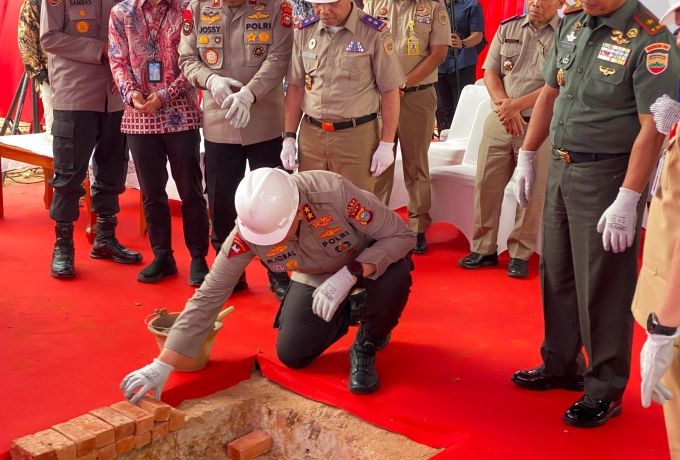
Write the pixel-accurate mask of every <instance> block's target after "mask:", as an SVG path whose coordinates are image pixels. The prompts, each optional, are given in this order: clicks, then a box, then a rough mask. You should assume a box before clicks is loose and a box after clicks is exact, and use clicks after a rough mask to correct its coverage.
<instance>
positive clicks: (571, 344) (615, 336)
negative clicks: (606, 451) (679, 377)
mask: <svg viewBox="0 0 680 460" xmlns="http://www.w3.org/2000/svg"><path fill="white" fill-rule="evenodd" d="M673 40H674V38H673V36H672V35H671V34H670V33H669V32H668V31H667V30H666V29H665V27H663V26H661V25H659V23H658V20H657V19H656V18H655V17H653V16H652V15H651V14H650V13H649V11H648V10H647V9H646V8H645V7H644V6H642V4H640V3H639V2H638V1H637V0H628V1H626V2H625V3H624V4H623V5H622V6H621V7H620V8H619V9H618V10H616V11H615V12H614V13H612V14H610V15H609V16H607V17H605V16H599V17H592V16H589V15H587V14H586V13H585V12H584V11H583V10H582V8H581V7H580V4H576V5H573V6H571V7H570V8H568V9H567V10H566V11H565V17H564V19H563V21H562V24H561V26H560V28H559V30H558V32H557V39H556V41H555V48H554V51H553V52H552V53H551V55H550V57H549V59H548V61H547V63H546V66H545V68H544V71H543V76H544V78H545V81H546V83H547V84H548V85H549V86H551V87H552V88H559V90H560V93H559V96H558V97H557V99H556V101H555V105H554V111H553V119H552V123H551V126H550V133H551V140H552V143H553V146H554V147H555V149H554V150H553V153H552V158H551V160H550V168H549V172H548V183H547V191H546V200H545V212H544V217H543V249H542V261H541V289H542V293H543V305H544V314H545V341H544V343H543V346H542V349H541V354H542V356H543V360H544V366H545V371H546V372H548V373H550V374H553V375H558V376H559V375H561V376H572V375H574V374H576V373H585V393H586V395H589V396H591V397H593V398H597V399H599V400H605V401H615V400H618V399H620V398H621V397H622V395H623V392H624V390H625V388H626V384H627V383H628V377H629V371H630V357H631V342H632V334H633V317H632V315H631V312H630V304H631V301H632V299H633V294H634V292H635V283H636V279H637V257H638V247H639V235H640V226H641V220H642V215H643V211H644V205H645V200H644V199H642V200H640V203H639V206H638V223H637V231H636V236H635V241H634V243H633V246H632V247H631V248H629V249H627V250H625V251H624V252H622V253H614V252H610V251H605V250H604V249H603V245H602V235H600V234H599V233H598V232H597V229H596V227H597V223H598V220H599V219H600V217H601V216H602V214H603V213H604V211H605V210H606V209H607V208H608V207H609V206H610V205H611V204H612V203H613V202H614V200H615V199H616V197H617V193H618V191H619V188H620V187H621V186H622V184H623V180H624V178H625V175H626V172H627V169H628V161H629V158H630V152H631V150H632V148H633V143H634V142H635V140H636V138H637V136H638V134H639V132H640V129H641V127H640V121H639V118H638V115H639V114H649V113H650V106H651V104H652V103H654V101H655V100H656V99H657V98H658V97H659V96H661V95H663V94H664V93H666V94H669V95H670V96H671V97H672V98H675V97H676V95H677V88H678V84H677V82H678V71H679V70H680V66H679V65H678V64H680V60H679V59H678V56H677V55H676V54H675V53H676V51H675V47H674V46H671V45H672V43H673ZM648 154H649V155H657V154H658V152H653V151H649V152H648ZM643 196H645V194H644V193H643ZM582 346H585V348H586V353H587V354H588V357H589V367H588V368H587V369H585V362H584V359H583V355H582V354H581V347H582Z"/></svg>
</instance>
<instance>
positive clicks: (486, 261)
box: [458, 252, 498, 270]
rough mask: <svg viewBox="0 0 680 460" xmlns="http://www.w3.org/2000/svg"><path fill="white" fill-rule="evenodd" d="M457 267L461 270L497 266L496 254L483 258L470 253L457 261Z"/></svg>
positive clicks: (477, 254)
mask: <svg viewBox="0 0 680 460" xmlns="http://www.w3.org/2000/svg"><path fill="white" fill-rule="evenodd" d="M458 265H460V266H461V267H463V268H469V269H472V270H474V269H476V268H482V267H492V266H494V265H498V254H496V253H493V254H489V255H488V256H483V255H481V254H479V253H476V252H472V253H470V255H468V256H465V257H463V258H462V259H460V260H459V261H458Z"/></svg>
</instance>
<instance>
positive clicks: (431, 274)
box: [0, 184, 669, 460]
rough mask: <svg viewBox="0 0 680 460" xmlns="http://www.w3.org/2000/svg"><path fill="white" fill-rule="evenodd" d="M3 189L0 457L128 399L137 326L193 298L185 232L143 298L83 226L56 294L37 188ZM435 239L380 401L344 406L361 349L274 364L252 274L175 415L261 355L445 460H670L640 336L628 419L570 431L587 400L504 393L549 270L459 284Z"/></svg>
mask: <svg viewBox="0 0 680 460" xmlns="http://www.w3.org/2000/svg"><path fill="white" fill-rule="evenodd" d="M4 190H5V218H4V219H0V311H1V312H2V316H1V319H0V344H1V345H2V346H1V347H0V363H2V373H1V374H0V395H2V397H1V398H0V459H5V458H9V456H8V453H7V451H8V449H9V444H10V442H11V440H12V439H13V438H15V437H19V436H22V435H25V434H29V433H33V432H35V431H38V430H41V429H44V428H46V427H48V426H50V425H52V424H54V423H57V422H62V421H65V420H67V419H69V418H71V417H74V416H77V415H80V414H82V413H85V412H87V411H88V410H90V409H92V408H95V407H98V406H102V405H105V404H111V403H113V402H116V401H118V400H121V399H122V393H121V392H120V390H118V384H119V382H120V380H121V379H122V378H123V377H124V376H125V375H126V374H127V373H128V372H130V371H132V370H134V369H136V368H138V367H140V366H143V365H144V364H147V363H148V362H149V361H150V360H151V359H152V358H153V357H155V356H156V354H157V351H158V350H157V347H156V344H155V341H154V339H153V337H152V335H151V333H149V332H148V331H147V330H146V327H145V326H144V324H143V322H142V321H143V320H144V318H145V317H146V316H147V315H148V314H150V313H152V312H153V310H154V309H156V308H167V309H168V310H170V311H179V310H181V309H182V308H183V305H184V302H185V300H186V298H188V297H189V296H190V295H191V293H192V292H193V289H192V288H191V287H190V286H188V284H187V280H188V276H187V272H188V264H189V257H188V253H187V251H186V248H185V247H184V244H183V240H182V235H181V225H180V224H181V222H180V220H179V219H177V218H174V219H173V225H174V230H175V235H174V245H175V250H176V254H175V255H176V257H177V259H178V264H179V267H180V274H179V275H178V276H176V277H174V278H171V279H169V280H166V281H164V282H162V283H160V284H159V285H144V284H142V283H138V282H137V281H136V275H137V272H138V271H139V270H140V269H141V266H139V267H137V266H133V267H129V266H122V265H118V264H115V263H112V262H111V263H108V262H103V261H97V260H93V259H90V257H89V256H88V252H89V246H88V244H87V241H86V239H85V236H84V220H83V219H81V221H80V222H78V224H77V226H76V232H77V236H76V268H77V272H78V278H76V279H75V280H73V281H58V280H54V279H52V278H51V277H50V276H49V261H50V256H51V251H52V249H51V248H52V244H53V227H52V221H51V220H50V219H49V218H48V216H47V213H46V211H45V210H44V208H43V207H42V186H41V185H40V184H38V185H32V186H17V187H9V188H5V189H4ZM138 199H139V198H138V192H136V191H128V192H126V194H125V195H124V196H123V197H122V208H123V210H122V212H121V215H120V221H121V224H120V229H119V237H120V240H121V241H122V242H123V243H124V244H126V245H128V246H129V247H130V248H132V249H135V250H141V251H142V252H143V253H144V256H145V258H146V261H149V260H151V257H152V256H151V252H150V250H149V244H148V241H147V239H146V238H145V237H141V236H140V235H139V234H138V232H137V228H138ZM428 236H429V241H430V248H431V251H430V253H429V254H428V255H426V256H419V257H414V259H415V262H416V267H417V269H416V271H415V272H414V287H413V293H412V296H411V300H410V302H409V305H408V306H407V308H406V310H405V312H404V315H403V317H402V322H401V324H400V325H399V326H398V327H397V329H395V331H394V334H393V339H392V341H391V343H390V345H389V346H388V347H387V348H386V349H385V350H383V351H381V352H380V353H379V355H378V360H377V366H378V370H379V372H380V376H381V380H382V383H383V387H382V388H381V390H380V391H378V392H377V393H376V394H374V395H371V396H354V395H351V394H350V393H348V392H347V389H346V385H347V372H348V369H349V363H348V356H347V349H348V346H349V344H350V343H351V341H352V337H350V336H348V337H345V338H344V339H343V340H341V341H340V342H338V343H337V344H336V345H334V346H333V347H332V348H331V349H330V350H328V351H327V352H326V353H325V354H324V355H322V356H321V357H320V358H319V359H318V360H317V361H316V362H314V363H313V364H312V365H311V366H310V367H309V368H307V369H305V370H301V371H292V370H289V369H287V368H285V367H283V366H282V365H281V364H280V363H279V362H278V360H277V359H276V354H275V348H274V345H275V340H276V331H275V330H274V329H272V328H271V324H272V322H273V319H274V315H275V312H276V310H277V308H278V303H277V302H276V301H275V299H274V297H273V295H272V294H271V293H270V292H269V291H267V288H266V274H265V273H264V270H263V269H262V267H261V266H260V265H259V264H251V266H250V268H249V269H248V280H249V283H250V285H251V287H250V289H249V290H248V291H247V292H246V293H241V294H236V295H235V296H234V297H232V299H230V300H229V301H228V305H234V306H235V307H236V312H235V313H234V314H233V315H231V317H229V318H228V319H227V320H226V322H225V328H224V329H223V330H222V331H220V332H219V334H218V339H217V342H216V345H215V349H214V351H213V355H212V360H211V363H210V364H209V365H208V367H207V368H206V369H205V370H203V371H201V372H197V373H192V374H178V373H175V375H173V376H172V377H171V379H170V381H169V382H168V385H167V387H166V392H165V393H164V394H163V399H164V400H166V401H167V402H169V403H171V404H177V403H179V402H180V401H182V400H184V399H187V398H195V397H199V396H202V395H206V394H210V393H213V392H215V391H218V390H220V389H223V388H226V387H229V386H231V385H234V384H235V383H237V382H239V381H240V380H243V379H245V378H247V377H248V371H249V369H250V367H251V365H252V363H253V360H254V358H256V357H257V359H258V361H259V362H260V364H261V366H262V369H263V372H264V373H265V375H267V376H268V377H269V378H271V379H272V380H274V381H276V382H278V383H280V384H282V385H284V386H286V387H288V388H291V389H292V390H294V391H296V392H298V393H301V394H303V395H305V396H308V397H310V398H313V399H316V400H319V401H323V402H325V403H328V404H332V405H334V406H337V407H340V408H343V409H345V410H348V411H350V412H352V413H354V414H356V415H358V416H359V417H361V418H363V419H365V420H367V421H369V422H371V423H374V424H376V425H379V426H382V427H384V428H387V429H390V430H393V431H396V432H399V433H402V434H404V435H406V436H408V437H410V438H411V439H413V440H415V441H417V442H421V443H424V444H428V445H430V446H434V447H446V448H447V449H446V450H445V451H443V452H442V453H441V454H439V455H438V456H437V459H438V460H439V459H440V458H441V459H443V460H444V459H449V458H450V459H453V458H458V459H504V458H513V459H516V458H517V457H520V456H521V457H525V456H532V457H533V458H538V459H562V458H564V459H573V458H587V459H590V458H599V457H603V458H622V459H652V458H654V459H667V458H669V455H668V448H667V444H666V438H665V429H664V425H663V416H662V411H661V408H660V407H658V406H654V407H653V408H652V409H647V410H644V409H642V407H641V405H640V402H639V401H640V391H639V385H640V378H639V368H638V362H637V356H638V353H639V350H640V346H641V344H642V340H643V338H644V333H643V332H642V330H641V329H640V328H637V330H636V338H635V348H634V351H633V353H634V357H635V358H634V359H633V370H632V375H633V377H632V378H631V384H630V386H629V390H628V392H627V394H626V397H625V400H624V411H623V415H622V416H621V417H619V418H617V419H613V420H611V421H610V422H609V423H608V424H607V425H605V426H604V427H602V428H598V429H595V430H579V429H575V428H571V427H568V426H566V425H564V424H563V423H562V421H561V417H562V414H563V413H564V410H565V409H566V408H567V407H569V405H571V404H572V403H573V402H574V401H575V400H576V399H577V398H578V397H579V394H578V393H570V392H565V391H554V392H547V393H534V392H529V391H525V390H521V389H519V388H517V387H515V386H514V385H513V384H512V383H511V382H510V381H509V377H510V376H511V375H512V373H513V372H514V371H515V370H517V369H520V368H528V367H533V366H535V365H536V364H537V363H538V362H539V353H538V352H539V346H540V342H541V338H542V312H541V305H540V297H539V286H538V275H537V260H538V259H537V258H534V259H532V265H531V267H530V268H531V277H530V278H529V279H528V280H526V281H518V280H513V279H510V278H508V277H507V276H506V275H505V269H506V267H507V255H505V256H503V257H501V261H502V262H501V266H499V267H498V268H494V269H487V270H484V271H478V272H469V271H464V270H462V269H460V268H458V267H457V265H456V263H455V262H456V260H457V259H458V258H459V257H461V256H462V255H464V254H465V253H466V251H467V243H466V241H465V239H464V238H463V237H462V236H460V237H459V235H458V232H457V231H456V230H455V229H454V228H453V227H451V226H449V225H445V224H436V225H434V226H433V227H432V229H431V231H430V233H428ZM137 304H140V305H137ZM10 326H11V327H10ZM352 333H353V330H352Z"/></svg>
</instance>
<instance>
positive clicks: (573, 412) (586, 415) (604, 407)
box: [562, 395, 623, 428]
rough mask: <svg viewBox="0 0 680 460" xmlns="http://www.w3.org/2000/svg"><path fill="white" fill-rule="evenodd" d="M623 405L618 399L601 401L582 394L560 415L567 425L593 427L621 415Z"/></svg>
mask: <svg viewBox="0 0 680 460" xmlns="http://www.w3.org/2000/svg"><path fill="white" fill-rule="evenodd" d="M622 410H623V405H622V402H621V400H620V399H619V400H618V401H601V400H599V399H595V398H593V397H592V396H588V395H583V396H581V399H579V400H578V401H576V402H575V403H574V405H573V406H571V407H570V408H569V409H568V410H567V412H566V413H565V414H564V417H562V421H563V422H564V423H566V424H567V425H571V426H576V427H579V428H595V427H598V426H602V425H604V424H605V423H607V420H609V419H610V418H612V417H618V416H619V415H621V411H622Z"/></svg>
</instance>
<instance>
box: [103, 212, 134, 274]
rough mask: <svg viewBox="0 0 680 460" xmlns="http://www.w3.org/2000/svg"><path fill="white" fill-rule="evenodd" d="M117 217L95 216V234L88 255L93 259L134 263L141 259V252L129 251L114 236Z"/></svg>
mask: <svg viewBox="0 0 680 460" xmlns="http://www.w3.org/2000/svg"><path fill="white" fill-rule="evenodd" d="M116 225H118V218H117V217H116V216H115V215H114V216H97V236H96V238H95V239H94V244H93V245H92V250H91V251H90V257H92V258H93V259H113V261H114V262H118V263H119V264H136V263H137V262H141V261H142V254H140V253H139V252H134V251H130V250H129V249H128V248H126V247H125V246H123V245H122V244H120V243H119V242H118V239H117V238H116Z"/></svg>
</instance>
